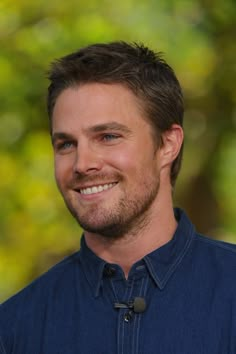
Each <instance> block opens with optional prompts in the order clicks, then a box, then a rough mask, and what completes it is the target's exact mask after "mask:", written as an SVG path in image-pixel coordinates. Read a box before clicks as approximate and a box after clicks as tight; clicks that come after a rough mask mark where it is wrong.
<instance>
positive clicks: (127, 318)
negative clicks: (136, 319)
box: [124, 311, 132, 322]
mask: <svg viewBox="0 0 236 354" xmlns="http://www.w3.org/2000/svg"><path fill="white" fill-rule="evenodd" d="M131 319H132V315H131V312H130V311H129V312H126V313H125V315H124V321H125V322H129V321H130V320H131Z"/></svg>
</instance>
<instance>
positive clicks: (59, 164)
mask: <svg viewBox="0 0 236 354" xmlns="http://www.w3.org/2000/svg"><path fill="white" fill-rule="evenodd" d="M72 170H73V165H72V164H71V163H70V160H69V159H67V158H65V156H64V157H61V156H60V157H55V158H54V174H55V179H56V182H57V184H58V186H62V185H63V184H65V183H66V181H67V179H68V178H69V177H70V176H71V174H72Z"/></svg>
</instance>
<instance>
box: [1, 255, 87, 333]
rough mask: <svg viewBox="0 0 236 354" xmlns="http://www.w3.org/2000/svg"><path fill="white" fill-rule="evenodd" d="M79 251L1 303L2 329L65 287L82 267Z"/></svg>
mask: <svg viewBox="0 0 236 354" xmlns="http://www.w3.org/2000/svg"><path fill="white" fill-rule="evenodd" d="M79 264H80V257H79V252H76V253H74V254H72V255H71V256H69V257H67V258H65V259H64V260H62V261H61V262H60V263H58V264H56V265H55V266H53V267H52V268H50V269H49V270H48V271H47V272H46V273H44V274H43V275H41V276H40V277H38V278H37V279H36V280H34V281H33V282H32V283H30V284H29V285H28V286H26V287H25V288H24V289H22V290H21V291H19V292H18V293H17V294H15V295H14V296H12V297H11V298H9V299H8V300H7V301H5V302H4V303H3V304H1V305H0V329H2V328H3V326H2V327H1V325H2V324H4V326H6V325H7V324H8V323H9V325H12V326H13V323H10V322H11V321H13V322H15V320H16V318H17V317H18V316H19V317H21V316H24V315H27V313H28V312H29V311H30V310H32V308H34V307H35V308H36V307H40V305H41V304H42V303H43V302H44V301H45V299H46V298H47V297H48V296H49V294H51V293H52V292H55V291H56V289H57V287H58V288H59V287H60V286H62V285H64V286H65V287H66V286H67V284H69V283H70V282H71V281H73V278H74V276H75V272H77V271H79V269H80V266H79Z"/></svg>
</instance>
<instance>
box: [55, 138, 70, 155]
mask: <svg viewBox="0 0 236 354" xmlns="http://www.w3.org/2000/svg"><path fill="white" fill-rule="evenodd" d="M74 146H75V143H74V142H73V141H70V140H68V141H61V142H58V143H57V144H55V150H56V151H58V152H61V153H66V152H69V151H71V149H73V147H74Z"/></svg>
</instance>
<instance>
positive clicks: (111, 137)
mask: <svg viewBox="0 0 236 354" xmlns="http://www.w3.org/2000/svg"><path fill="white" fill-rule="evenodd" d="M102 138H103V140H105V141H111V140H115V139H118V138H119V136H118V135H116V134H104V135H103V137H102Z"/></svg>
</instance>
